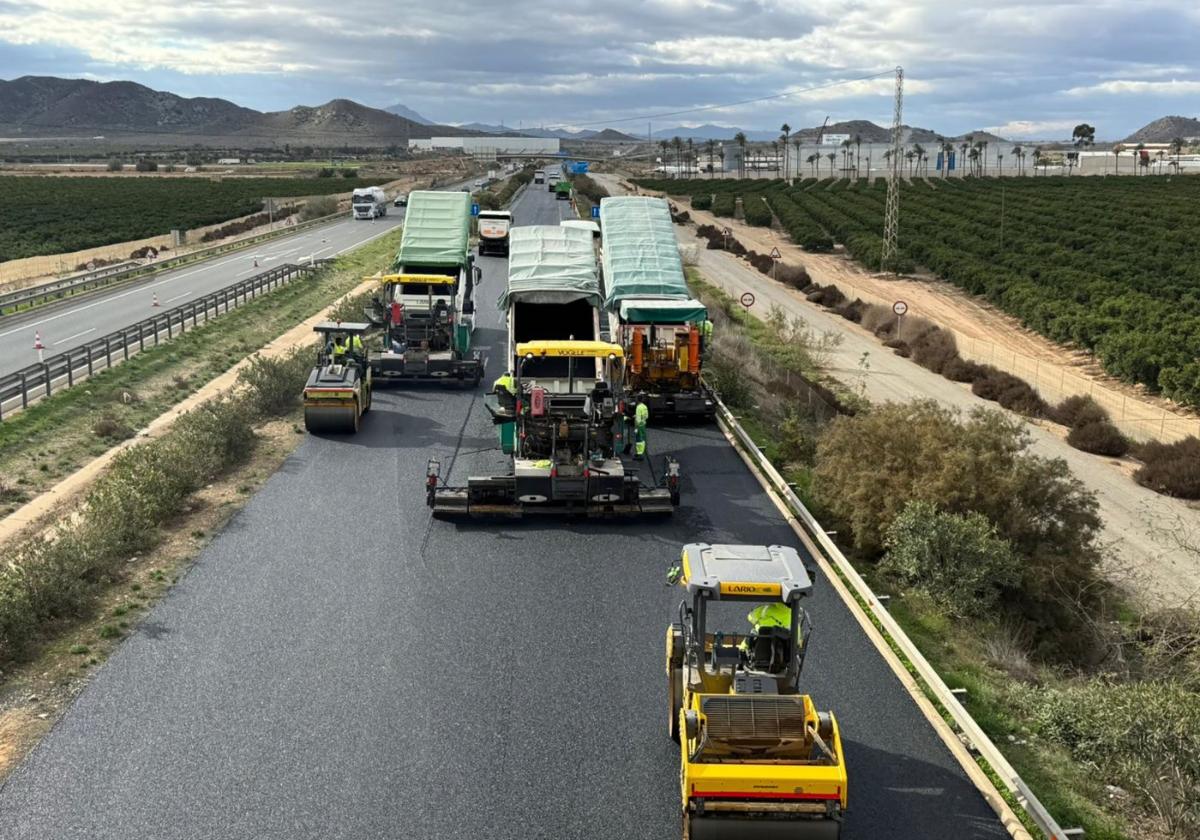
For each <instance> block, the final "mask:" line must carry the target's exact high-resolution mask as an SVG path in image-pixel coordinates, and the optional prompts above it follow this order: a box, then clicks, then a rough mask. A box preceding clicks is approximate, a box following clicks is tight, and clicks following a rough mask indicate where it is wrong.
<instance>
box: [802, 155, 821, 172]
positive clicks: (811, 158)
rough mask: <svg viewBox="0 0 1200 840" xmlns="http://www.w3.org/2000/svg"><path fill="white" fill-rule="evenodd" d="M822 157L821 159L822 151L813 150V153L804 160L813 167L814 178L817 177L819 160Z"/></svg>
mask: <svg viewBox="0 0 1200 840" xmlns="http://www.w3.org/2000/svg"><path fill="white" fill-rule="evenodd" d="M820 159H821V153H820V152H813V153H812V154H811V155H809V156H808V157H807V158H805V160H804V162H805V163H807V164H808V165H809V167H811V168H812V174H813V177H814V178H815V177H817V161H819V160H820Z"/></svg>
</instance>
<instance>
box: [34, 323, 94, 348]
mask: <svg viewBox="0 0 1200 840" xmlns="http://www.w3.org/2000/svg"><path fill="white" fill-rule="evenodd" d="M95 331H96V328H95V327H92V328H91V329H90V330H84V331H83V332H81V333H75V335H72V336H68V337H67V338H60V339H59V340H58V341H47V342H46V343H47V344H50V345H54V344H66V343H67V342H69V341H74V340H75V339H77V338H79V337H80V336H82V335H87V334H88V333H94V332H95Z"/></svg>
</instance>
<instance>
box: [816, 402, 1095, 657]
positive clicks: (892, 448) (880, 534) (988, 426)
mask: <svg viewBox="0 0 1200 840" xmlns="http://www.w3.org/2000/svg"><path fill="white" fill-rule="evenodd" d="M1029 442H1030V440H1029V436H1028V434H1027V433H1026V432H1025V431H1024V430H1023V428H1022V425H1021V422H1020V421H1019V420H1016V419H1014V418H1012V417H1009V416H1008V415H1005V414H1003V413H1000V412H997V411H989V410H987V409H979V410H976V411H973V412H971V414H970V415H968V416H967V417H966V418H963V417H962V416H961V415H959V414H958V413H957V412H955V411H952V410H950V409H947V408H944V407H942V406H940V405H938V404H937V403H936V402H933V401H915V402H910V403H885V404H883V405H879V406H875V407H873V408H872V410H871V411H870V412H869V413H865V414H859V415H857V416H855V417H839V418H837V419H836V420H834V421H833V423H831V424H830V426H829V427H828V428H827V430H826V431H825V434H824V435H823V436H822V437H821V440H820V442H819V443H818V445H817V466H816V469H815V472H814V481H813V492H814V494H815V495H816V497H817V498H818V499H820V501H821V503H822V504H823V505H824V506H825V508H826V509H828V510H829V511H830V513H831V514H832V515H833V516H834V517H835V518H836V520H838V521H839V522H840V523H841V524H842V525H843V526H844V527H846V528H848V529H849V532H850V538H851V539H852V541H853V544H854V545H855V546H856V547H857V548H859V549H860V550H862V551H863V552H865V553H867V554H868V555H873V554H877V553H879V552H880V551H881V550H882V549H883V547H884V543H885V539H886V533H887V530H888V528H890V527H891V524H892V523H893V522H894V521H895V520H896V518H897V517H898V516H899V515H900V513H901V512H902V511H903V509H904V506H905V505H906V504H907V503H908V502H910V501H925V502H929V503H931V504H933V505H936V506H937V507H938V509H939V510H943V511H946V512H948V513H955V514H968V513H979V514H982V515H983V516H985V517H987V519H988V520H989V521H990V522H991V523H992V524H993V525H995V526H996V533H997V535H998V536H999V537H1000V538H1001V539H1004V540H1007V541H1008V542H1009V543H1010V544H1011V545H1012V547H1013V550H1014V551H1015V552H1016V554H1017V556H1018V557H1019V558H1020V560H1021V569H1022V574H1021V580H1020V581H1019V583H1018V584H1016V585H1015V586H1014V587H1013V588H1012V591H1010V592H1008V593H1006V596H1005V598H1004V599H1003V602H1002V603H1003V606H1004V607H1005V608H1006V609H1007V610H1009V611H1010V612H1013V613H1014V614H1016V615H1017V616H1018V617H1020V618H1021V619H1022V620H1024V621H1027V622H1028V623H1029V624H1030V626H1031V631H1032V632H1033V634H1034V636H1035V640H1036V641H1037V642H1038V643H1039V645H1042V647H1043V652H1044V653H1046V654H1047V655H1056V656H1057V655H1065V656H1068V657H1071V656H1077V655H1078V656H1083V655H1084V654H1085V653H1086V652H1087V651H1088V650H1090V647H1091V645H1092V643H1093V642H1094V637H1093V636H1092V634H1091V630H1090V629H1089V628H1090V627H1091V626H1092V624H1091V622H1090V621H1081V616H1080V613H1081V611H1096V610H1099V609H1100V608H1101V606H1102V605H1103V596H1104V594H1105V588H1104V586H1103V585H1102V582H1101V580H1100V578H1099V577H1098V575H1097V573H1096V568H1097V565H1098V563H1099V559H1100V549H1099V545H1098V541H1097V538H1098V535H1099V531H1100V524H1101V523H1100V518H1099V516H1098V514H1097V503H1096V497H1095V494H1094V493H1092V492H1090V491H1089V490H1087V489H1086V488H1085V487H1084V486H1083V485H1082V484H1081V483H1080V482H1079V481H1078V480H1077V479H1076V478H1074V477H1073V476H1072V475H1071V472H1070V469H1069V467H1068V466H1067V464H1066V462H1065V461H1062V460H1061V459H1045V458H1040V457H1037V456H1034V455H1031V454H1029V453H1028V451H1027V449H1028V447H1029ZM1092 620H1094V616H1093V617H1092Z"/></svg>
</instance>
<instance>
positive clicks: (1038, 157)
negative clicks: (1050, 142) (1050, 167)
mask: <svg viewBox="0 0 1200 840" xmlns="http://www.w3.org/2000/svg"><path fill="white" fill-rule="evenodd" d="M1041 162H1042V147H1041V146H1034V147H1033V174H1034V175H1037V168H1038V166H1039V165H1040V164H1041ZM1042 174H1043V175H1045V174H1046V170H1045V169H1043V170H1042Z"/></svg>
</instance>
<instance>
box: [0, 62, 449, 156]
mask: <svg viewBox="0 0 1200 840" xmlns="http://www.w3.org/2000/svg"><path fill="white" fill-rule="evenodd" d="M448 131H449V129H447V128H446V127H445V126H435V125H428V124H423V123H419V122H416V121H414V120H412V119H408V118H406V117H403V116H398V115H396V114H391V113H388V112H387V111H382V110H379V109H378V108H368V107H367V106H365V105H360V104H359V103H357V102H353V101H351V100H349V99H334V100H332V101H330V102H326V103H325V104H324V105H318V106H316V107H309V106H298V107H296V108H292V109H290V110H287V111H275V112H272V113H262V112H260V111H255V110H253V109H252V108H243V107H241V106H240V105H235V104H234V103H232V102H229V101H227V100H224V99H212V98H206V97H200V98H194V99H188V98H185V97H182V96H177V95H175V94H173V93H168V92H166V91H157V90H152V89H150V88H148V87H146V86H145V85H139V84H136V83H134V82H93V81H90V80H88V79H59V78H55V77H51V76H22V77H21V78H19V79H13V80H12V81H3V80H0V134H5V135H10V136H20V135H22V134H27V135H30V136H41V135H45V134H48V133H54V134H57V135H63V136H89V135H101V134H102V135H105V136H106V137H110V138H117V137H122V136H126V135H134V136H137V137H138V139H139V142H146V143H156V144H164V143H170V142H178V141H177V140H173V139H172V138H180V137H186V138H187V142H203V141H205V140H209V141H211V142H213V143H217V142H220V143H222V144H224V143H230V142H237V141H238V140H239V139H241V140H242V141H244V142H250V140H252V139H253V140H254V141H256V142H262V141H268V142H274V143H284V142H287V143H297V144H303V143H309V144H317V145H320V144H329V145H332V144H337V145H360V146H372V145H375V146H379V145H392V144H399V143H404V142H406V141H407V140H408V138H410V137H432V136H434V135H435V134H445V133H447V132H448Z"/></svg>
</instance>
